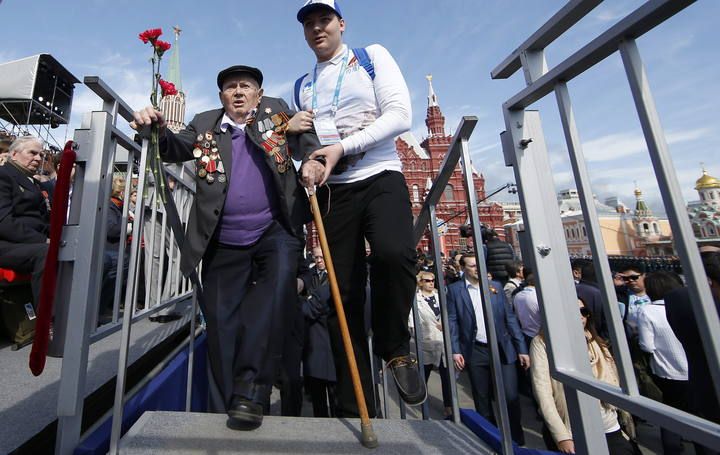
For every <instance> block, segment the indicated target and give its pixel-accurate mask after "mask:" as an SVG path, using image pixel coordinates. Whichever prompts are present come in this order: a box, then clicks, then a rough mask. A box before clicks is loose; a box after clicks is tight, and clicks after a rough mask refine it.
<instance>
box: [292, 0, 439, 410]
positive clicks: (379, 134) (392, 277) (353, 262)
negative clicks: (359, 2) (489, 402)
mask: <svg viewBox="0 0 720 455" xmlns="http://www.w3.org/2000/svg"><path fill="white" fill-rule="evenodd" d="M297 19H298V21H299V22H300V23H301V24H303V30H304V34H305V40H306V41H307V43H308V46H309V47H310V49H311V50H312V51H313V53H314V54H315V57H316V60H317V63H316V64H315V65H313V67H311V68H310V71H309V72H308V74H306V75H305V76H303V77H302V78H301V79H300V80H299V81H298V83H297V86H298V91H299V93H297V94H296V96H295V104H296V105H297V106H296V107H297V110H298V111H306V113H305V114H304V115H305V116H306V119H307V125H308V126H309V125H310V122H312V126H314V128H315V131H316V132H317V134H318V136H319V137H322V140H321V142H322V143H323V145H324V147H323V148H321V149H320V150H317V151H316V152H314V153H313V154H311V155H310V160H309V161H308V162H306V163H304V165H303V168H302V171H301V172H302V178H303V182H304V184H305V185H306V186H307V187H308V188H310V189H311V190H314V188H315V185H316V184H319V185H323V186H321V187H320V188H319V189H318V190H317V196H318V202H319V204H320V209H321V213H322V216H323V221H324V225H325V231H326V233H327V236H328V242H329V244H330V250H331V252H332V258H333V262H334V264H335V269H336V270H335V271H336V274H337V277H338V281H339V286H340V293H341V295H342V300H343V304H344V306H345V311H346V313H347V318H348V325H349V328H350V335H351V337H352V340H353V347H354V349H355V354H356V357H357V362H358V369H359V371H360V377H361V380H362V383H363V388H364V390H365V398H366V401H367V405H368V411H369V413H370V414H371V415H375V414H376V412H375V411H376V410H375V406H374V402H375V400H374V399H373V388H372V374H371V371H370V361H369V360H370V358H369V356H370V353H369V351H368V343H367V337H366V331H365V325H364V305H365V283H366V274H367V268H366V261H365V254H364V252H365V239H367V241H368V243H369V244H370V248H371V250H372V255H371V256H370V258H369V262H370V286H371V289H372V329H373V345H374V350H375V352H376V353H377V354H378V355H379V356H380V357H382V358H383V359H384V360H385V361H387V362H388V365H389V367H390V369H391V371H392V373H393V377H394V378H395V381H396V383H397V385H398V388H399V390H400V391H401V392H400V393H401V396H402V397H403V399H404V400H405V401H406V402H407V403H408V404H420V403H422V402H423V401H424V400H425V398H426V396H427V392H426V389H425V382H424V381H423V380H422V378H420V377H419V374H418V367H417V360H416V359H415V358H414V357H411V356H410V355H409V352H410V345H409V340H410V334H409V332H408V327H407V320H408V315H409V313H410V308H411V305H412V301H413V296H414V294H415V268H414V267H415V245H414V244H413V242H412V212H411V209H410V196H409V194H408V191H407V186H406V184H405V179H404V177H403V175H402V173H401V170H402V166H401V163H400V160H399V158H398V156H397V152H396V150H395V137H396V136H398V135H399V134H401V133H403V132H405V131H408V130H409V129H410V122H411V116H412V115H411V107H410V95H409V92H408V89H407V85H406V84H405V80H404V78H403V76H402V73H401V72H400V69H399V68H398V66H397V63H395V60H394V59H393V58H392V56H391V55H390V53H389V52H388V51H387V50H386V49H385V48H384V47H382V46H380V45H378V44H374V45H371V46H369V47H367V48H366V49H365V51H366V52H367V57H368V60H369V62H371V65H372V66H371V68H370V72H373V73H374V77H373V76H372V75H371V74H370V72H369V71H368V67H367V66H364V65H363V64H362V60H363V59H362V58H360V57H359V56H358V55H356V52H354V51H353V50H352V49H351V48H349V47H348V46H346V45H345V44H344V43H343V40H342V34H343V32H344V31H345V26H346V24H345V20H344V19H343V17H342V13H341V11H340V8H339V6H338V4H337V2H336V1H333V0H308V1H306V2H305V4H304V5H303V7H302V8H301V9H300V10H299V11H298V14H297ZM373 70H374V71H373ZM326 183H327V185H325V184H326ZM328 325H329V331H330V336H331V339H332V342H333V352H334V356H335V365H336V367H337V370H338V371H337V373H338V375H337V379H338V387H337V396H338V400H339V409H338V412H339V414H341V415H344V416H353V415H357V412H358V411H357V404H356V403H355V396H354V393H353V388H352V382H351V378H350V373H349V369H348V367H347V361H346V360H345V358H344V356H345V354H344V351H343V347H342V346H343V345H342V341H341V337H340V332H339V327H338V323H337V317H336V316H335V315H332V316H331V317H330V318H329V320H328Z"/></svg>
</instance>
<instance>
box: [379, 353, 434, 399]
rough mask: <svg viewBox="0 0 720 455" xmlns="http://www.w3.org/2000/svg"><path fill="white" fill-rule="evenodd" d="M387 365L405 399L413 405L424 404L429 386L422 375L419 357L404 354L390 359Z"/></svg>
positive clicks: (401, 395)
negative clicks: (426, 385)
mask: <svg viewBox="0 0 720 455" xmlns="http://www.w3.org/2000/svg"><path fill="white" fill-rule="evenodd" d="M387 366H388V368H389V369H390V371H391V372H392V376H393V379H395V384H396V385H397V388H398V392H399V393H400V397H401V398H402V399H403V401H405V403H407V404H409V405H411V406H415V405H419V404H423V403H424V402H425V400H426V399H427V388H426V387H425V381H423V379H422V378H421V377H420V370H419V369H418V363H417V359H416V358H415V357H413V356H411V355H403V356H399V357H395V358H394V359H392V360H390V361H389V362H388V363H387Z"/></svg>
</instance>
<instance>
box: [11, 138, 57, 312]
mask: <svg viewBox="0 0 720 455" xmlns="http://www.w3.org/2000/svg"><path fill="white" fill-rule="evenodd" d="M8 154H9V158H8V161H7V162H6V163H5V164H4V165H2V166H0V267H2V268H8V269H12V270H14V271H16V272H19V273H31V274H32V289H33V296H34V298H35V302H36V303H37V301H38V299H39V297H40V285H41V283H42V273H43V268H44V266H45V256H46V255H47V249H48V243H49V239H48V235H49V229H50V194H51V192H52V186H51V185H50V184H48V183H40V182H39V181H38V180H36V179H35V178H34V176H35V173H36V172H37V170H38V168H39V166H40V163H41V162H42V156H43V143H42V141H40V139H37V138H35V137H32V136H23V137H19V138H17V139H16V140H15V141H13V143H12V144H11V145H10V148H9V150H8Z"/></svg>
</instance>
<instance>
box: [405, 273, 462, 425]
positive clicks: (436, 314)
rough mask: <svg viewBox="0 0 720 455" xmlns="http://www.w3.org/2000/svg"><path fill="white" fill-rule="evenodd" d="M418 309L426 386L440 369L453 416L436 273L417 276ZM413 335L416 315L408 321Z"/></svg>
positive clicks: (447, 410)
mask: <svg viewBox="0 0 720 455" xmlns="http://www.w3.org/2000/svg"><path fill="white" fill-rule="evenodd" d="M416 301H417V308H418V311H417V312H418V319H419V320H420V332H421V341H420V349H422V353H423V364H424V367H425V383H426V384H427V381H428V379H430V372H431V371H432V370H433V369H438V370H439V373H440V379H441V381H442V394H443V404H444V406H445V417H447V416H449V415H450V414H452V394H451V391H450V378H449V377H448V370H447V367H446V365H445V362H444V360H443V347H444V343H443V332H442V323H441V317H440V298H439V297H438V293H437V290H435V274H434V273H432V272H429V271H425V270H422V271H420V272H419V273H418V274H417V297H416ZM408 325H409V326H410V334H411V335H412V336H413V337H414V334H415V331H414V330H413V328H414V326H415V324H414V321H413V313H412V312H410V317H409V318H408Z"/></svg>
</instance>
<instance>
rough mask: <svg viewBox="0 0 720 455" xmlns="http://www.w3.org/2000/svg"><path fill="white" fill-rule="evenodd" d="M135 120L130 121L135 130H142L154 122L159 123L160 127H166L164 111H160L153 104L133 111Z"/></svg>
mask: <svg viewBox="0 0 720 455" xmlns="http://www.w3.org/2000/svg"><path fill="white" fill-rule="evenodd" d="M133 118H134V119H135V120H133V121H132V122H130V128H132V129H134V130H135V131H140V130H142V129H143V128H144V127H146V126H150V125H152V124H153V123H157V124H158V125H159V126H160V128H165V125H166V123H165V116H164V115H163V113H162V112H160V111H158V110H157V109H155V108H154V107H152V106H147V107H146V108H144V109H141V110H139V111H136V112H133Z"/></svg>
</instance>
